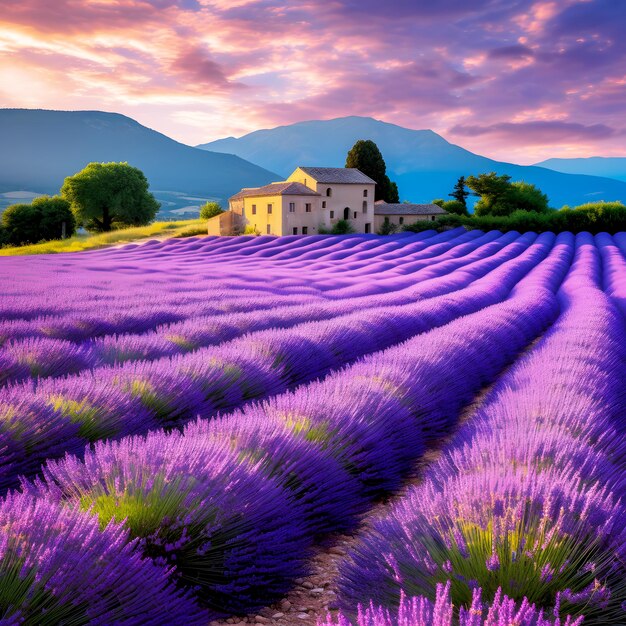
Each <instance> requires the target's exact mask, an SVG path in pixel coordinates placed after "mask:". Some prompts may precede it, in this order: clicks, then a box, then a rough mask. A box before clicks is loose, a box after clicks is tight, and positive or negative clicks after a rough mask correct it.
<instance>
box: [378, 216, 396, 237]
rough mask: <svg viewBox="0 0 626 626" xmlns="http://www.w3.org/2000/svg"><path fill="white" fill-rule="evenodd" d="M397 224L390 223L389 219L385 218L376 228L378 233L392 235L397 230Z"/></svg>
mask: <svg viewBox="0 0 626 626" xmlns="http://www.w3.org/2000/svg"><path fill="white" fill-rule="evenodd" d="M398 228H399V227H398V225H397V224H392V223H391V222H390V221H389V220H385V221H384V222H383V223H382V225H381V227H380V228H379V229H378V234H379V235H393V234H394V233H396V232H398Z"/></svg>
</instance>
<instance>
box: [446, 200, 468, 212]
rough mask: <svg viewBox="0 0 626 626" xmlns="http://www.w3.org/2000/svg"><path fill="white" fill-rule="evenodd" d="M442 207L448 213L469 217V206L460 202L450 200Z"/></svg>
mask: <svg viewBox="0 0 626 626" xmlns="http://www.w3.org/2000/svg"><path fill="white" fill-rule="evenodd" d="M440 206H441V208H442V209H444V210H445V211H447V212H448V213H454V214H455V215H469V213H468V211H467V206H466V205H464V204H463V203H462V202H461V201H460V200H448V201H447V202H443V203H442V204H441V205H440Z"/></svg>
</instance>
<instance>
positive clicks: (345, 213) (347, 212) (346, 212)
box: [343, 206, 350, 220]
mask: <svg viewBox="0 0 626 626" xmlns="http://www.w3.org/2000/svg"><path fill="white" fill-rule="evenodd" d="M343 219H344V220H348V219H350V207H349V206H347V207H346V208H345V209H344V210H343Z"/></svg>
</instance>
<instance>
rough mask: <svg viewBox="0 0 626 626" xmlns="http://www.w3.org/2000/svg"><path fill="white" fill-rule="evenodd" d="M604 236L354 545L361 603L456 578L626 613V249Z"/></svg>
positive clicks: (353, 581)
mask: <svg viewBox="0 0 626 626" xmlns="http://www.w3.org/2000/svg"><path fill="white" fill-rule="evenodd" d="M596 239H597V241H596V242H594V240H593V239H592V238H591V237H590V236H585V235H584V234H582V235H579V236H578V238H577V244H578V245H577V252H576V257H575V260H574V263H573V264H572V267H571V269H570V271H569V273H568V276H567V278H566V280H565V281H564V283H563V285H562V287H561V289H560V291H559V293H558V297H559V302H560V308H561V315H560V317H559V319H558V321H557V322H556V323H555V324H554V326H553V327H552V328H551V329H550V330H549V331H548V333H546V335H545V337H544V338H543V339H542V340H541V341H540V342H539V343H538V344H537V345H536V346H534V347H533V348H532V349H531V350H530V351H529V352H528V353H527V354H525V355H524V356H523V358H521V359H520V360H519V361H518V363H517V364H516V365H515V366H514V367H513V368H511V369H510V370H509V371H508V372H507V373H505V374H504V375H503V376H502V377H501V378H500V379H499V381H498V383H497V384H496V385H495V387H494V389H493V391H492V392H491V394H490V395H489V397H488V399H487V400H486V402H485V403H484V404H483V405H482V406H481V407H480V408H479V409H478V410H477V411H476V412H475V413H474V414H473V415H471V417H470V418H469V419H468V421H467V423H466V424H464V425H463V427H462V428H461V429H459V431H458V432H457V433H456V434H455V435H454V437H453V439H452V440H451V442H450V444H449V445H448V446H447V447H446V449H445V450H444V453H443V455H442V456H441V458H440V459H439V460H438V461H436V462H435V463H434V464H432V465H431V466H430V467H429V469H428V470H427V472H426V474H425V476H424V477H423V481H422V483H421V484H420V485H419V486H417V487H414V488H412V489H410V490H409V491H408V493H407V494H406V495H405V496H403V497H402V499H401V500H400V501H399V503H398V504H397V505H396V506H395V508H394V509H393V511H392V512H391V513H390V514H389V515H387V516H385V517H383V518H382V519H380V520H379V521H377V522H376V524H375V525H374V528H373V529H372V530H371V531H370V532H368V533H366V534H365V535H364V536H363V538H362V540H361V542H360V543H359V544H358V545H357V547H356V548H355V549H354V550H353V552H352V553H351V554H350V555H349V556H348V557H347V558H346V560H345V563H344V564H343V567H342V572H341V574H342V583H341V588H342V594H341V597H342V602H343V604H344V607H345V608H346V609H347V610H348V611H350V610H354V607H356V605H357V604H358V603H361V604H364V605H366V606H367V605H368V604H369V602H372V603H373V605H374V606H378V605H382V606H384V607H389V606H397V605H398V603H399V602H400V594H401V593H406V594H408V595H415V596H420V595H426V596H427V597H433V595H434V594H435V592H436V589H437V585H438V584H440V583H442V582H446V581H448V582H449V584H450V594H451V598H452V601H453V603H454V604H455V605H457V606H459V605H465V606H467V605H468V603H469V602H471V600H472V594H473V592H474V590H475V589H477V588H481V589H482V593H483V596H484V595H486V594H487V595H488V596H493V594H494V593H495V592H496V590H498V589H499V590H500V592H504V593H505V594H506V595H508V596H509V597H510V598H512V599H514V600H521V599H522V598H526V599H528V600H529V601H530V602H532V603H533V604H534V605H536V607H538V608H539V609H542V610H544V611H545V612H546V613H549V612H550V611H551V610H552V609H553V608H554V607H555V605H557V604H558V605H560V607H561V610H562V611H563V612H564V613H567V614H570V615H573V616H582V615H584V616H585V623H597V624H623V623H624V622H625V621H626V584H625V578H624V555H625V554H626V552H625V548H626V543H625V542H626V534H625V531H624V519H626V511H624V509H623V503H622V500H623V497H624V495H625V494H624V487H625V483H624V464H625V459H626V457H625V455H624V454H625V453H624V428H625V426H626V423H625V422H624V414H625V409H626V378H625V377H624V374H625V372H624V367H625V364H626V335H625V333H624V318H623V317H622V316H621V315H620V313H619V309H618V306H616V304H618V303H619V300H616V299H615V297H614V296H615V295H619V294H622V296H623V288H622V287H621V285H622V284H623V282H622V281H621V276H623V274H622V272H623V268H624V259H623V257H621V256H618V255H617V252H618V250H617V249H616V247H615V244H614V242H613V241H612V240H611V238H610V237H608V236H607V235H599V236H598V237H597V238H596ZM595 244H597V246H596V245H595ZM609 257H610V258H609ZM603 258H604V264H603V263H602V259H603ZM603 270H604V271H603ZM603 284H604V285H605V286H606V288H607V292H608V293H609V294H611V296H613V297H608V296H607V295H606V294H605V293H604V292H603V291H602V290H601V286H602V285H603ZM374 557H375V558H374ZM373 563H375V565H373ZM364 619H365V618H364ZM363 623H369V622H367V621H365V622H363ZM533 623H534V622H533Z"/></svg>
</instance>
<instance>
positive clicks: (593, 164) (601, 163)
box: [535, 157, 626, 182]
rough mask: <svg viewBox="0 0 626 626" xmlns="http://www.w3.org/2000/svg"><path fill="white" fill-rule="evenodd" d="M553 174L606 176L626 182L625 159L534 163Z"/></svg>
mask: <svg viewBox="0 0 626 626" xmlns="http://www.w3.org/2000/svg"><path fill="white" fill-rule="evenodd" d="M535 165H537V166H538V167H546V168H548V169H550V170H554V171H555V172H565V173H566V174H586V175H589V176H606V177H607V178H614V179H615V180H623V181H625V182H626V157H588V158H586V159H547V160H546V161H541V163H536V164H535Z"/></svg>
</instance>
